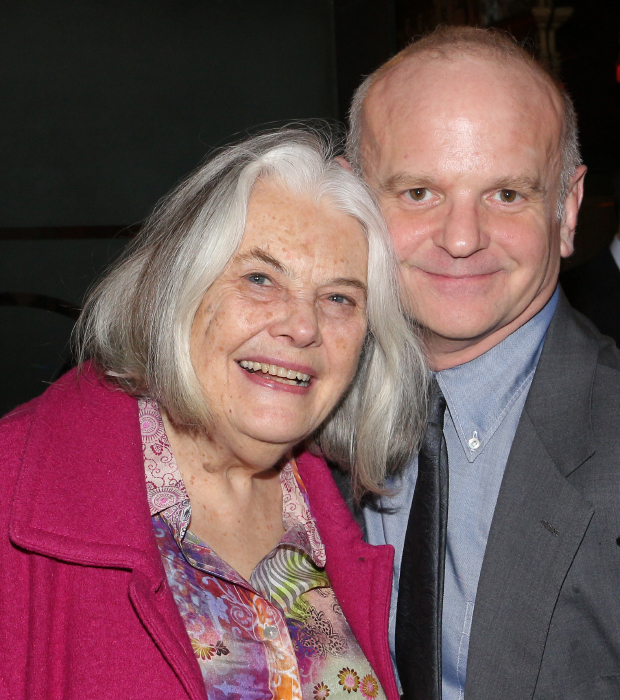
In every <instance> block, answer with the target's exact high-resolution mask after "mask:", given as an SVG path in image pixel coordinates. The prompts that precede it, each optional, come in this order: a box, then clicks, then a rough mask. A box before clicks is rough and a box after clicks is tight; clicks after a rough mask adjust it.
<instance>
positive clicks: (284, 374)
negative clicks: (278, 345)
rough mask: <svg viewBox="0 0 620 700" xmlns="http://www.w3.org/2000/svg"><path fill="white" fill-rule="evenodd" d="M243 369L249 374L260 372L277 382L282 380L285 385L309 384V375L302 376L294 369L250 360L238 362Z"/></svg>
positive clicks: (301, 373)
mask: <svg viewBox="0 0 620 700" xmlns="http://www.w3.org/2000/svg"><path fill="white" fill-rule="evenodd" d="M239 364H240V365H241V367H243V369H247V370H249V371H251V372H262V373H263V374H270V375H271V376H272V377H274V378H276V379H278V380H280V379H281V380H284V381H283V383H285V384H295V385H298V382H304V383H305V382H309V381H310V375H309V374H304V373H303V372H297V371H296V370H294V369H286V367H279V366H278V365H270V364H267V363H265V362H254V361H252V360H241V361H240V362H239Z"/></svg>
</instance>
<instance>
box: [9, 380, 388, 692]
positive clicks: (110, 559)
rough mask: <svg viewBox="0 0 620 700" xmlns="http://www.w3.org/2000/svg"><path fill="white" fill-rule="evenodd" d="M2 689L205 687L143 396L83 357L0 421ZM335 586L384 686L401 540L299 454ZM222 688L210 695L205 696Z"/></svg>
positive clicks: (323, 467)
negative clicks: (373, 540)
mask: <svg viewBox="0 0 620 700" xmlns="http://www.w3.org/2000/svg"><path fill="white" fill-rule="evenodd" d="M0 445H2V448H3V454H2V475H3V478H4V489H3V492H4V499H5V501H4V506H3V507H2V508H0V532H1V535H0V537H1V539H0V557H1V566H0V620H2V624H1V625H0V700H26V699H27V700H78V698H79V700H83V698H89V699H91V698H92V699H97V700H113V699H114V700H118V698H123V700H134V699H135V700H147V699H148V700H153V698H165V699H166V700H175V699H177V698H178V699H181V698H183V699H186V698H192V699H194V700H198V699H200V700H205V698H207V697H208V691H205V686H204V683H203V679H202V676H201V673H200V669H199V666H198V663H197V661H196V658H195V655H194V652H193V649H192V647H191V644H190V642H189V638H188V636H187V632H186V631H185V628H184V626H183V622H182V620H181V617H180V614H179V611H178V609H177V606H176V603H175V601H174V599H173V597H172V594H171V592H170V589H169V588H168V584H167V581H166V575H165V573H164V569H163V566H162V563H161V557H160V553H159V550H158V547H157V543H156V542H155V536H154V533H153V527H152V522H151V517H150V513H149V506H148V502H147V498H146V486H145V480H144V463H143V458H142V446H141V437H140V427H139V422H138V406H137V402H136V401H135V399H133V398H131V397H129V396H127V395H125V394H124V393H123V392H121V391H120V390H118V389H114V388H111V387H110V386H109V385H108V384H107V383H106V382H105V381H103V380H100V379H99V378H98V377H97V375H96V373H95V372H94V371H93V370H92V369H91V368H88V367H87V368H85V369H84V371H83V373H82V375H81V377H80V379H79V380H78V379H77V377H76V374H75V372H70V373H69V374H68V375H65V377H63V378H62V379H60V380H59V381H58V382H56V383H55V384H54V385H53V386H52V387H50V389H48V391H47V392H46V393H45V394H44V395H43V396H41V397H39V398H38V399H35V400H34V401H31V402H30V403H29V404H26V405H25V406H22V407H20V408H18V409H16V410H15V411H13V412H12V413H11V414H9V415H8V416H7V417H5V418H4V419H3V420H2V421H1V422H0ZM297 463H298V467H299V472H300V475H301V477H302V479H303V481H304V483H305V485H306V488H307V490H308V497H309V502H310V506H311V510H312V513H313V516H314V517H315V519H316V522H317V526H318V529H319V532H320V535H321V538H322V541H323V543H324V545H325V550H326V556H327V564H326V570H327V573H328V575H329V578H330V581H331V583H332V587H333V589H334V592H335V593H336V597H337V599H338V601H339V603H340V605H341V607H342V609H343V611H344V613H345V615H346V617H347V620H348V622H349V624H350V626H351V629H352V630H353V632H354V634H355V636H356V638H357V640H358V642H359V643H360V646H361V648H362V650H363V651H364V653H365V655H366V657H367V658H368V660H369V662H370V664H371V665H372V667H373V669H374V670H375V672H376V674H377V676H378V677H379V680H380V682H381V684H382V686H383V688H384V690H385V692H386V695H387V696H388V698H389V700H397V699H398V693H397V690H396V683H395V681H394V676H393V672H392V667H391V662H390V655H389V649H388V639H387V626H388V613H389V601H390V590H391V580H392V560H393V549H392V548H391V547H388V546H385V547H372V546H370V545H368V544H365V543H364V542H362V539H361V532H360V529H359V527H358V525H357V524H356V523H355V521H354V520H353V519H352V517H351V515H350V513H349V510H348V508H347V506H346V504H345V503H344V501H343V500H342V498H341V496H340V493H339V492H338V489H337V488H336V485H335V484H334V482H333V479H332V477H331V474H330V472H329V469H328V468H327V466H326V465H325V463H324V462H323V461H322V460H321V459H319V458H317V457H314V456H312V455H310V454H304V455H302V456H301V457H300V458H299V459H298V461H297ZM209 700H214V698H209Z"/></svg>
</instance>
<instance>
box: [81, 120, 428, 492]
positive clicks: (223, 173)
mask: <svg viewBox="0 0 620 700" xmlns="http://www.w3.org/2000/svg"><path fill="white" fill-rule="evenodd" d="M333 154H334V144H332V143H331V141H330V139H329V138H328V137H327V136H325V135H322V134H320V133H318V132H316V131H307V130H301V129H287V130H282V131H280V132H276V133H267V134H262V135H259V136H255V137H253V138H250V139H248V140H246V141H244V142H242V143H239V144H237V145H234V146H232V147H229V148H226V149H225V150H223V151H221V152H220V153H219V154H218V155H216V156H215V157H214V158H212V159H211V160H209V161H208V162H206V163H205V164H204V165H203V166H202V167H200V168H199V169H198V170H196V172H194V173H193V174H192V175H190V176H189V177H188V178H187V179H186V180H185V181H184V182H182V183H181V184H180V185H179V186H178V187H177V188H176V189H175V190H174V191H172V192H171V193H170V194H169V195H168V196H166V197H165V198H164V199H163V200H162V201H161V202H160V203H159V204H158V205H157V207H156V208H155V211H154V212H153V214H152V215H151V216H150V218H149V219H148V220H147V221H146V223H145V225H144V227H143V228H142V230H141V232H140V233H139V235H138V236H137V237H136V239H135V240H134V241H133V242H132V243H131V244H130V246H129V248H128V250H127V252H126V254H125V255H124V256H123V258H122V259H121V260H120V262H119V263H117V264H116V265H115V266H114V267H113V268H112V269H111V270H110V271H109V273H108V274H107V276H106V277H105V278H104V279H103V280H102V281H101V282H100V283H99V284H98V286H97V287H96V288H95V289H94V290H93V292H92V293H91V295H90V296H89V298H88V300H87V302H86V304H85V307H84V311H83V313H82V316H81V318H80V320H79V322H78V326H77V330H76V341H77V347H78V357H79V359H80V360H81V361H84V360H86V359H91V360H92V361H93V362H94V364H95V366H97V367H98V368H99V369H100V370H101V371H103V373H104V374H105V375H107V376H108V377H109V378H110V380H111V381H113V382H115V383H116V384H117V385H119V386H120V387H121V388H122V389H123V390H125V391H126V392H128V393H130V394H132V395H143V396H149V397H151V398H153V399H155V400H156V401H158V402H159V403H160V404H161V405H162V406H163V407H165V409H166V411H167V412H168V413H169V414H170V415H171V416H172V418H173V419H174V420H175V421H176V422H178V423H180V424H184V425H188V426H201V427H203V428H206V429H207V430H208V426H209V422H210V414H209V406H208V405H206V402H205V397H204V395H203V393H202V390H201V386H200V383H199V381H198V378H197V376H196V374H195V371H194V368H193V366H192V362H191V359H190V334H191V328H192V324H193V321H194V316H195V314H196V311H197V309H198V306H199V305H200V302H201V300H202V298H203V297H204V294H205V292H206V291H207V290H208V289H209V287H210V286H211V285H212V284H213V283H214V282H215V280H216V279H217V278H218V277H219V276H220V275H221V274H222V272H223V270H224V268H225V267H226V265H227V264H228V262H229V261H230V259H231V258H232V257H233V255H234V253H235V251H236V250H237V248H238V246H239V244H240V243H241V239H242V237H243V233H244V228H245V221H246V216H247V208H248V201H249V198H250V194H251V192H252V188H253V187H254V185H255V184H256V182H257V181H258V180H259V179H273V180H275V181H277V182H278V183H279V184H282V185H283V186H284V187H286V188H288V189H289V191H291V192H294V193H299V194H305V195H309V196H313V197H314V198H315V199H316V201H318V200H320V199H321V198H323V197H326V198H327V199H328V200H329V202H330V203H331V204H332V205H333V206H335V207H336V208H337V209H338V210H340V211H342V212H344V213H345V214H347V215H349V216H352V217H354V218H355V219H356V220H357V221H358V222H359V223H360V225H361V228H362V229H363V231H364V233H365V235H366V237H367V239H368V248H369V253H368V255H369V259H368V303H367V314H368V331H367V335H366V338H365V341H364V345H363V348H362V353H361V358H360V362H359V366H358V369H357V373H356V375H355V378H354V380H353V382H352V384H351V386H350V387H349V389H348V391H347V392H346V393H345V395H344V396H343V397H342V399H341V400H340V402H339V403H338V405H337V406H336V407H335V408H334V410H333V411H332V413H331V414H330V416H329V417H328V419H327V420H326V421H325V423H324V424H323V425H321V426H320V427H319V428H318V430H317V431H316V433H315V434H314V436H312V437H313V438H314V440H315V441H316V443H318V445H319V446H320V448H321V449H322V450H323V452H324V454H325V456H326V457H327V458H328V459H332V460H334V461H336V462H338V463H339V464H340V465H341V466H343V467H344V468H350V469H351V471H352V475H353V483H354V489H355V493H356V494H357V495H358V496H359V495H361V494H362V493H363V492H364V491H375V492H379V491H380V490H381V484H382V483H383V481H384V478H385V476H386V473H387V472H394V471H396V470H398V469H399V468H400V467H402V466H403V465H404V464H405V463H406V461H407V459H408V458H409V457H410V455H411V453H412V452H413V451H414V450H415V449H416V447H417V446H418V444H419V441H420V439H421V435H422V432H423V425H424V420H425V403H426V385H427V378H426V370H425V363H424V357H423V352H422V350H421V345H420V342H419V340H418V336H417V331H416V330H415V328H413V327H412V326H411V322H410V321H408V320H406V318H405V316H404V315H403V313H402V306H401V295H400V283H399V279H398V272H397V270H398V266H397V261H396V258H395V256H394V254H393V252H392V249H391V246H390V243H389V236H388V233H387V230H386V227H385V223H384V221H383V219H382V217H381V215H380V213H379V209H378V206H377V204H376V201H375V199H374V196H373V195H372V193H371V192H370V190H369V189H368V188H367V187H366V186H365V185H364V183H363V182H361V181H360V180H359V179H358V178H357V177H356V176H355V175H353V174H352V173H350V172H348V171H347V170H346V169H344V168H343V167H341V166H340V165H339V164H338V163H336V162H335V161H334V160H333Z"/></svg>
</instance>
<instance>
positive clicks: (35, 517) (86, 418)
mask: <svg viewBox="0 0 620 700" xmlns="http://www.w3.org/2000/svg"><path fill="white" fill-rule="evenodd" d="M9 527H10V530H9V532H10V537H11V540H12V541H13V543H14V544H16V545H18V546H20V547H22V548H24V549H26V550H29V551H34V552H37V553H39V554H44V555H47V556H51V557H55V558H57V559H61V560H64V561H69V562H73V563H78V564H87V565H93V566H102V567H119V568H129V569H140V570H142V572H143V573H145V574H147V575H148V577H149V578H150V579H156V580H157V582H158V581H159V579H161V578H162V577H163V575H164V572H163V567H162V566H161V561H160V559H159V552H158V550H157V546H156V543H155V540H154V535H153V531H152V524H151V518H150V515H149V509H148V503H147V499H146V486H145V481H144V466H143V459H142V447H141V438H140V428H139V423H138V409H137V402H136V401H135V399H133V398H131V397H129V396H127V395H126V394H124V393H123V392H122V391H120V390H118V389H115V388H113V387H112V386H111V385H110V384H109V383H108V382H107V381H106V380H105V379H103V378H102V377H100V376H98V374H97V373H96V372H95V371H94V370H93V369H92V367H90V366H88V365H86V366H85V367H84V368H83V370H82V372H81V373H80V374H79V375H78V373H77V372H76V370H73V371H71V372H69V373H68V374H67V375H65V376H64V377H62V378H61V379H60V380H59V381H58V382H56V383H55V384H54V385H52V386H51V387H50V388H49V389H48V390H47V392H46V393H45V394H44V395H43V396H42V397H41V398H40V399H39V400H38V402H37V403H36V406H35V408H34V415H33V419H32V426H31V429H30V433H29V435H28V438H27V441H26V445H25V449H24V453H23V457H22V464H21V470H20V473H19V477H18V481H17V485H16V489H15V495H14V498H13V503H12V512H11V520H10V526H9ZM154 583H156V582H155V581H154Z"/></svg>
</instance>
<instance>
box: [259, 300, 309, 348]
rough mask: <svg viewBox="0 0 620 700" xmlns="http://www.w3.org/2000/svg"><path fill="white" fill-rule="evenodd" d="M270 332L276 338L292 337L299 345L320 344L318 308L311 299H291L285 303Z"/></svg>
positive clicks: (293, 341) (294, 342)
mask: <svg viewBox="0 0 620 700" xmlns="http://www.w3.org/2000/svg"><path fill="white" fill-rule="evenodd" d="M269 332H270V333H271V335H272V336H273V337H274V338H275V337H287V338H290V340H291V341H292V343H293V344H294V345H295V346H297V347H307V346H308V345H320V343H321V329H320V324H319V317H318V309H317V308H316V306H315V304H314V303H313V301H310V300H308V301H306V300H295V301H293V300H290V301H288V302H287V303H286V304H285V305H283V309H282V313H281V314H279V317H278V318H277V319H275V320H274V321H273V322H272V323H271V325H270V327H269Z"/></svg>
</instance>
